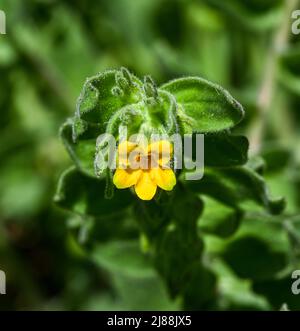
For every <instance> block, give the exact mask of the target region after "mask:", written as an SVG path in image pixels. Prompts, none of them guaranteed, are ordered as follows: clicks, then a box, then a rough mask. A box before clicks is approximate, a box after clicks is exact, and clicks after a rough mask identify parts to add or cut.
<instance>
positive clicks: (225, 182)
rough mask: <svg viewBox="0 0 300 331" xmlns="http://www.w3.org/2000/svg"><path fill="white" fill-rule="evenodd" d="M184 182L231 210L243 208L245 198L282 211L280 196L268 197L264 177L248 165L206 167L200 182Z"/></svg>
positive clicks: (282, 203) (270, 209)
mask: <svg viewBox="0 0 300 331" xmlns="http://www.w3.org/2000/svg"><path fill="white" fill-rule="evenodd" d="M186 184H187V185H188V186H189V187H190V188H191V189H192V190H193V191H194V192H197V193H199V194H204V195H208V196H211V197H213V198H215V199H216V200H218V201H220V202H222V203H224V204H226V205H228V206H231V207H232V208H234V209H236V208H240V207H243V206H244V207H245V204H244V202H247V201H252V202H254V203H256V204H258V205H260V206H263V207H265V208H266V209H267V210H268V211H269V212H270V213H273V214H279V213H281V212H282V211H283V209H284V207H285V200H284V199H283V198H276V199H275V198H270V196H269V193H268V189H267V186H266V183H265V181H264V179H263V178H262V177H261V176H259V175H258V174H257V173H256V172H254V171H253V170H252V169H250V168H248V167H235V168H223V169H207V168H206V170H205V173H204V177H203V178H202V179H201V180H200V181H186ZM252 207H253V206H252Z"/></svg>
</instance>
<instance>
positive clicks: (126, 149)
mask: <svg viewBox="0 0 300 331" xmlns="http://www.w3.org/2000/svg"><path fill="white" fill-rule="evenodd" d="M136 147H137V144H136V143H133V142H131V141H123V142H121V143H120V144H119V146H118V153H119V154H122V155H127V154H129V153H130V152H132V151H133V150H134V149H135V148H136Z"/></svg>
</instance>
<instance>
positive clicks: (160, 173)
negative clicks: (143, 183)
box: [151, 168, 176, 191]
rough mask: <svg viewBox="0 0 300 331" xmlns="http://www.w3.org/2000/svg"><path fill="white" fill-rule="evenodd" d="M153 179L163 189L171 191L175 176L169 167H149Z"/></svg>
mask: <svg viewBox="0 0 300 331" xmlns="http://www.w3.org/2000/svg"><path fill="white" fill-rule="evenodd" d="M151 176H152V179H153V181H154V182H155V183H156V184H157V185H158V186H159V187H160V188H162V189H163V190H166V191H171V190H172V189H173V187H174V186H175V184H176V177H175V174H174V172H173V170H171V169H161V168H155V169H151Z"/></svg>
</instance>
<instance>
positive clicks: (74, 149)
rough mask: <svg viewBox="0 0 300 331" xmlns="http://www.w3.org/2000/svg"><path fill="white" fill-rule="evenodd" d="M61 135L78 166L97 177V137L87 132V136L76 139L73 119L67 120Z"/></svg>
mask: <svg viewBox="0 0 300 331" xmlns="http://www.w3.org/2000/svg"><path fill="white" fill-rule="evenodd" d="M75 130H76V129H75ZM77 130H79V128H77ZM85 134H86V133H85ZM60 137H61V139H62V141H63V143H64V145H65V147H66V150H67V151H68V153H69V155H70V157H71V159H72V160H73V162H74V163H75V165H76V167H78V169H80V171H82V172H83V173H85V174H87V175H89V176H91V177H95V176H96V175H95V168H94V158H95V153H96V137H93V135H90V136H88V135H87V134H86V135H85V137H82V138H81V139H77V140H76V141H74V139H73V138H74V123H73V122H72V121H67V122H66V123H65V124H63V125H62V127H61V129H60Z"/></svg>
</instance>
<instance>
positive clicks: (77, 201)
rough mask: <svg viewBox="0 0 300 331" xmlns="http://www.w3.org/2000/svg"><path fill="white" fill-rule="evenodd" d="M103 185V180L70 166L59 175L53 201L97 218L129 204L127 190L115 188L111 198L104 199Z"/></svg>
mask: <svg viewBox="0 0 300 331" xmlns="http://www.w3.org/2000/svg"><path fill="white" fill-rule="evenodd" d="M105 186H106V184H105V181H104V180H102V179H101V180H100V179H96V178H91V177H89V176H86V175H84V174H82V173H81V172H79V171H78V170H77V169H76V168H74V167H71V168H69V169H67V170H66V171H65V172H64V173H63V174H62V175H61V177H60V180H59V183H58V187H57V191H56V194H55V197H54V201H55V202H56V204H57V205H58V206H60V207H62V208H64V209H66V210H69V211H71V212H74V213H77V214H80V215H85V216H87V215H90V216H94V217H98V218H105V217H111V216H114V215H116V214H118V213H122V212H123V211H124V210H125V209H126V208H128V207H129V206H130V204H131V201H132V196H131V193H130V191H129V190H117V191H116V192H115V194H114V196H113V198H112V199H105V198H104V191H105Z"/></svg>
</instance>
